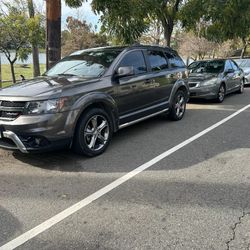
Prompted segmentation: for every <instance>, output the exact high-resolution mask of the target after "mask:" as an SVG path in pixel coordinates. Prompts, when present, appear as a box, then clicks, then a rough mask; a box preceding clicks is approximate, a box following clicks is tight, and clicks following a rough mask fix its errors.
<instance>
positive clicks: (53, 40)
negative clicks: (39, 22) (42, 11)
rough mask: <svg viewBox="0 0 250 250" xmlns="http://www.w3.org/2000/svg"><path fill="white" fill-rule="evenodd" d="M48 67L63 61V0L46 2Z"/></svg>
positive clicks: (48, 0) (47, 0)
mask: <svg viewBox="0 0 250 250" xmlns="http://www.w3.org/2000/svg"><path fill="white" fill-rule="evenodd" d="M46 17H47V34H46V54H47V58H46V67H47V69H49V68H51V67H52V66H53V65H54V64H55V63H56V62H57V61H58V60H60V59H61V0H46Z"/></svg>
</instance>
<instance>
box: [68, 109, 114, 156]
mask: <svg viewBox="0 0 250 250" xmlns="http://www.w3.org/2000/svg"><path fill="white" fill-rule="evenodd" d="M112 134H113V125H112V122H111V119H110V117H109V115H108V114H107V113H106V112H105V111H104V110H102V109H98V108H94V109H90V110H88V111H86V112H85V113H84V114H83V115H82V117H81V119H80V121H79V123H78V126H77V128H76V131H75V138H74V143H73V149H74V151H75V152H76V153H78V154H83V155H86V156H89V157H93V156H97V155H100V154H102V153H103V152H104V151H105V150H106V148H107V147H108V145H109V143H110V141H111V138H112Z"/></svg>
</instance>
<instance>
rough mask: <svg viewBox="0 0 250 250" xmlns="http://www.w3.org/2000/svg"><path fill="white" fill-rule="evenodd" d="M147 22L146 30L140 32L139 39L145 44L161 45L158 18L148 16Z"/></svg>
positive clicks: (160, 26) (162, 39) (162, 40)
mask: <svg viewBox="0 0 250 250" xmlns="http://www.w3.org/2000/svg"><path fill="white" fill-rule="evenodd" d="M149 22H150V25H149V28H148V30H147V31H146V32H144V33H143V34H142V36H141V37H140V39H139V41H140V42H142V43H145V44H152V45H163V44H164V37H163V28H162V25H161V22H160V20H158V19H157V18H156V17H150V18H149Z"/></svg>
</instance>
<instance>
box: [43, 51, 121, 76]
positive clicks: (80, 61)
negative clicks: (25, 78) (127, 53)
mask: <svg viewBox="0 0 250 250" xmlns="http://www.w3.org/2000/svg"><path fill="white" fill-rule="evenodd" d="M121 51H122V50H118V49H112V50H111V49H106V50H96V51H86V52H83V53H82V54H80V55H72V56H68V57H65V58H64V59H62V60H61V61H59V62H58V63H57V64H56V65H55V66H54V67H52V68H51V69H50V70H48V71H47V72H46V73H45V75H46V76H60V75H65V76H80V77H84V78H96V77H100V76H102V75H103V74H104V72H105V71H106V69H108V68H109V67H110V65H111V64H112V62H113V61H114V60H115V58H116V57H117V56H118V55H119V54H120V53H121Z"/></svg>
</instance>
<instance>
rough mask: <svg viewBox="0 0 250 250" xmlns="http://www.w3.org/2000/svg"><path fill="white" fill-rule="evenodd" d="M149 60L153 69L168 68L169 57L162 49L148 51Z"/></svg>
mask: <svg viewBox="0 0 250 250" xmlns="http://www.w3.org/2000/svg"><path fill="white" fill-rule="evenodd" d="M148 60H149V63H150V66H151V69H152V71H160V70H163V69H167V68H168V62H167V59H166V57H165V56H164V54H163V53H162V52H161V51H153V50H152V51H148Z"/></svg>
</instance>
